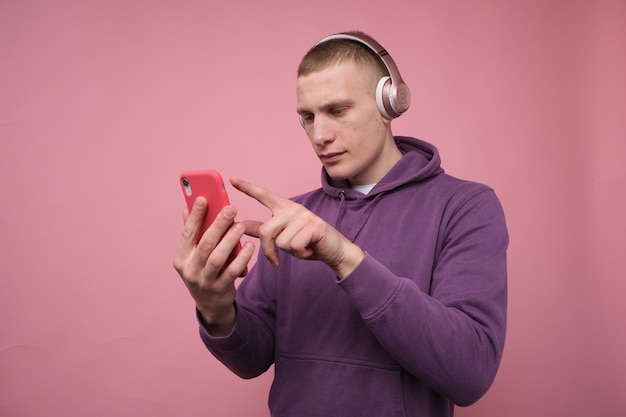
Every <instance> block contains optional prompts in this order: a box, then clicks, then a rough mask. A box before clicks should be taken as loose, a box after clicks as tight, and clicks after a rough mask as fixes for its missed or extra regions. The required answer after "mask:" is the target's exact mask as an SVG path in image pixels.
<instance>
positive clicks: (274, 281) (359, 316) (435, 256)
mask: <svg viewBox="0 0 626 417" xmlns="http://www.w3.org/2000/svg"><path fill="white" fill-rule="evenodd" d="M396 142H397V144H398V147H399V148H400V150H401V151H402V153H403V155H404V156H403V157H402V159H401V160H400V161H399V162H398V163H397V164H396V165H395V166H394V167H393V168H392V169H391V170H390V171H389V172H388V173H387V175H386V176H385V177H384V178H383V179H382V180H381V181H380V182H379V183H378V184H377V185H376V186H375V187H374V188H373V189H372V191H371V192H370V193H369V194H368V195H363V194H361V193H359V192H357V191H354V190H351V189H350V188H349V186H348V184H347V183H346V182H343V181H333V180H332V179H330V178H329V177H328V175H327V174H326V172H325V171H324V170H322V188H320V189H318V190H315V191H312V192H310V193H307V194H304V195H301V196H299V197H296V198H294V200H295V201H296V202H298V203H300V204H303V205H304V206H306V207H307V208H309V209H310V210H311V211H313V212H314V213H316V214H317V215H319V216H320V217H321V218H323V219H324V220H326V221H327V222H329V223H330V224H332V225H334V226H335V227H336V228H337V229H338V230H339V231H341V232H342V233H343V234H344V235H345V236H346V237H348V238H349V239H351V240H352V241H354V242H355V243H356V244H357V245H359V246H360V247H361V248H362V249H363V250H364V251H365V252H366V257H365V259H364V260H363V261H362V262H361V264H360V265H359V266H358V267H357V268H356V269H355V270H354V271H353V272H352V274H350V275H349V276H348V277H346V278H345V279H343V280H342V281H338V280H337V278H336V276H335V275H334V274H333V272H332V271H331V269H330V268H329V267H328V266H326V265H325V264H323V263H321V262H318V261H306V260H299V259H296V258H294V257H292V256H289V255H288V254H286V253H284V252H281V253H279V255H280V262H281V263H280V267H278V268H273V267H272V266H271V265H270V264H269V262H268V261H267V260H266V259H265V258H264V257H263V255H262V254H260V256H259V258H258V261H257V263H256V264H255V266H254V267H253V268H252V270H251V271H250V274H249V275H248V277H247V278H245V279H244V280H243V281H242V283H241V285H240V286H239V288H238V294H237V302H236V307H237V322H236V324H235V327H234V329H233V331H232V333H231V334H230V335H228V336H226V337H212V336H211V335H209V334H208V332H207V331H206V329H205V328H204V327H202V326H200V335H201V337H202V340H203V341H204V343H205V344H206V346H207V347H208V349H209V350H210V351H211V352H212V353H213V354H214V355H215V356H216V357H217V358H218V359H219V360H220V361H222V362H223V363H224V364H225V365H226V366H227V367H228V368H229V369H231V370H232V371H233V372H235V373H236V374H237V375H239V376H241V377H243V378H253V377H255V376H258V375H260V374H261V373H263V372H265V371H267V370H268V369H269V368H270V366H271V365H272V364H274V371H275V378H274V382H273V385H272V388H271V391H270V395H269V407H270V410H271V413H272V416H276V417H283V416H289V417H302V416H307V417H308V416H311V417H315V416H320V417H329V416H419V417H435V416H436V417H442V416H452V415H453V406H454V404H458V405H469V404H472V403H474V402H475V401H477V400H478V399H479V398H480V397H481V396H482V395H483V394H484V393H485V392H486V391H487V389H488V388H489V386H490V385H491V383H492V382H493V379H494V377H495V375H496V371H497V369H498V365H499V363H500V358H501V356H502V349H503V345H504V338H505V330H506V291H507V290H506V248H507V245H508V234H507V230H506V225H505V220H504V214H503V211H502V207H501V205H500V203H499V201H498V199H497V197H496V195H495V193H494V192H493V190H492V189H490V188H488V187H486V186H484V185H481V184H478V183H474V182H468V181H463V180H459V179H456V178H453V177H451V176H449V175H447V174H445V173H444V171H443V169H442V168H441V166H440V159H439V154H438V152H437V149H436V148H435V147H434V146H432V145H430V144H428V143H426V142H423V141H419V140H417V139H413V138H407V137H396Z"/></svg>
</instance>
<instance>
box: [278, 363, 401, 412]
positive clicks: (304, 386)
mask: <svg viewBox="0 0 626 417" xmlns="http://www.w3.org/2000/svg"><path fill="white" fill-rule="evenodd" d="M269 407H270V410H271V413H272V416H273V417H285V416H289V417H293V416H299V417H305V416H306V417H317V416H320V417H322V416H323V417H352V416H354V417H356V416H376V417H403V416H404V409H403V403H402V384H401V375H400V368H399V367H397V366H394V365H386V364H378V363H371V362H367V361H358V360H350V359H342V358H328V357H320V356H316V355H298V354H282V355H281V356H280V358H279V360H278V361H277V362H276V364H275V378H274V382H273V384H272V388H271V390H270V396H269Z"/></svg>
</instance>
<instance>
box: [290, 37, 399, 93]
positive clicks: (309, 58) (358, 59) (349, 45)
mask: <svg viewBox="0 0 626 417" xmlns="http://www.w3.org/2000/svg"><path fill="white" fill-rule="evenodd" d="M353 33H361V32H353ZM345 63H354V64H356V65H357V67H358V68H363V69H367V70H371V71H373V73H374V75H375V76H376V80H375V81H376V82H378V79H379V78H381V77H384V76H386V75H389V71H387V67H386V66H385V64H384V63H383V62H382V60H381V59H380V57H379V56H378V55H376V53H375V52H374V51H372V50H371V49H370V48H369V47H367V46H366V45H364V44H362V43H361V42H358V41H354V40H351V39H331V40H328V41H325V42H322V43H318V44H316V45H315V46H313V47H312V48H311V49H310V50H309V51H308V52H307V53H306V55H304V57H303V58H302V61H300V65H299V66H298V77H301V76H304V75H309V74H311V73H314V72H318V71H321V70H324V69H326V68H328V67H331V66H333V65H339V64H345Z"/></svg>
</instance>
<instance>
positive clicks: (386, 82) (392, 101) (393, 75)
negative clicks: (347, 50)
mask: <svg viewBox="0 0 626 417" xmlns="http://www.w3.org/2000/svg"><path fill="white" fill-rule="evenodd" d="M333 39H348V40H352V41H356V42H359V43H361V44H363V45H365V46H367V47H368V48H369V49H371V50H372V51H373V52H374V53H375V54H376V55H377V56H378V57H379V58H380V60H381V61H382V62H383V64H384V65H385V67H386V68H387V71H388V72H389V76H384V77H382V78H381V79H380V80H378V85H377V86H376V104H377V105H378V110H379V111H380V113H381V114H382V115H383V116H384V117H385V118H386V119H389V120H391V119H395V118H396V117H398V116H400V115H401V114H402V113H404V112H405V111H407V109H408V108H409V105H410V104H411V91H410V90H409V87H408V86H407V85H406V84H405V83H404V81H402V77H401V76H400V71H398V67H397V66H396V63H395V62H394V61H393V59H392V58H391V55H389V53H388V52H387V51H386V50H385V48H383V47H382V45H381V44H379V43H378V42H376V41H375V40H374V39H372V38H371V37H370V36H368V35H366V34H364V33H361V32H342V33H337V34H334V35H330V36H327V37H325V38H324V39H322V40H320V41H319V42H317V43H316V44H315V45H319V44H320V43H324V42H327V41H330V40H333Z"/></svg>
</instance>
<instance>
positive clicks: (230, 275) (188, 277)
mask: <svg viewBox="0 0 626 417" xmlns="http://www.w3.org/2000/svg"><path fill="white" fill-rule="evenodd" d="M206 209H207V202H206V200H205V199H204V198H203V197H199V198H198V199H196V201H195V203H194V206H193V208H192V210H191V213H189V212H188V211H187V210H186V209H185V211H184V214H183V220H184V224H185V225H184V228H183V232H182V235H181V237H180V241H179V243H178V248H177V250H176V255H175V257H174V268H175V269H176V271H177V272H178V274H179V275H180V276H181V278H182V279H183V281H184V283H185V285H186V286H187V289H188V290H189V292H190V294H191V296H192V297H193V299H194V300H195V301H196V306H197V308H198V310H199V311H200V313H201V314H202V317H203V318H204V321H205V323H206V325H207V329H208V330H209V331H210V332H211V333H213V334H215V335H218V334H220V335H225V334H228V333H229V332H230V329H231V328H232V325H233V324H234V322H235V307H234V304H233V303H234V301H235V295H236V289H235V280H236V279H237V277H239V276H240V275H241V274H242V273H243V272H244V270H245V268H246V266H247V265H248V262H249V261H250V259H251V258H252V254H253V253H254V245H253V244H252V242H246V243H245V244H244V245H243V249H242V251H241V252H240V253H239V255H238V256H237V257H236V258H235V259H233V261H232V262H231V263H230V264H228V265H225V263H226V261H227V259H228V257H229V256H230V254H231V252H232V251H233V249H234V248H235V246H236V245H237V243H238V242H239V239H241V237H242V235H243V233H244V230H245V228H244V225H243V224H241V223H234V219H235V215H236V210H235V208H234V207H231V206H228V207H224V208H223V209H222V211H221V212H220V214H219V215H218V216H217V217H216V219H215V221H214V222H213V224H211V226H209V228H208V229H207V231H206V232H205V233H204V235H203V236H201V237H200V240H199V241H198V243H197V244H196V243H195V242H196V241H197V239H198V234H199V227H200V224H201V222H202V219H203V218H204V216H205V214H206Z"/></svg>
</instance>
